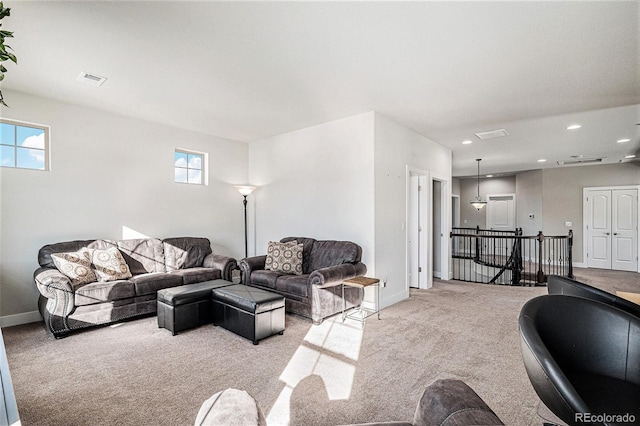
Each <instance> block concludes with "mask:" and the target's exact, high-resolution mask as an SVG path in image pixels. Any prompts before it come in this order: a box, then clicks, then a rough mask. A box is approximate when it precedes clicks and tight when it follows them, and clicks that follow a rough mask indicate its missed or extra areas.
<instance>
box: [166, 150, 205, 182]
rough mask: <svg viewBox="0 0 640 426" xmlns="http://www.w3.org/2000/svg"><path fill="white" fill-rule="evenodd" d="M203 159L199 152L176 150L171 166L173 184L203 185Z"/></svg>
mask: <svg viewBox="0 0 640 426" xmlns="http://www.w3.org/2000/svg"><path fill="white" fill-rule="evenodd" d="M205 158H206V154H204V153H201V152H192V151H183V150H180V149H176V152H175V156H174V160H173V166H174V169H175V182H177V183H191V184H194V185H203V184H204V183H205V169H204V167H205Z"/></svg>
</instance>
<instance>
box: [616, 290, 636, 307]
mask: <svg viewBox="0 0 640 426" xmlns="http://www.w3.org/2000/svg"><path fill="white" fill-rule="evenodd" d="M616 296H618V297H622V298H623V299H626V300H628V301H629V302H633V303H637V304H638V305H640V293H631V292H628V291H616Z"/></svg>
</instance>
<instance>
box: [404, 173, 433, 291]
mask: <svg viewBox="0 0 640 426" xmlns="http://www.w3.org/2000/svg"><path fill="white" fill-rule="evenodd" d="M427 182H428V180H427V176H426V175H423V174H417V173H411V174H410V179H409V194H408V196H409V199H408V204H407V206H408V209H409V212H408V219H407V244H408V255H409V259H408V262H407V266H408V275H409V276H408V281H409V287H415V288H427V287H428V280H427V278H428V275H427V271H428V262H429V261H430V259H429V258H428V252H429V250H428V247H429V244H428V241H427V236H428V235H427V234H428V232H427V227H426V226H427V224H428V223H429V214H430V213H429V209H428V205H429V194H430V191H429V188H428V187H427V186H426V185H427Z"/></svg>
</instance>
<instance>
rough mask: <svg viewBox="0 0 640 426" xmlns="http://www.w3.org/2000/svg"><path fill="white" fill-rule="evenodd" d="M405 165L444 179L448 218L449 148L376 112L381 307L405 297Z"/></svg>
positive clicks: (376, 225)
mask: <svg viewBox="0 0 640 426" xmlns="http://www.w3.org/2000/svg"><path fill="white" fill-rule="evenodd" d="M407 166H409V167H412V168H414V169H419V170H423V171H426V172H429V173H430V174H431V175H432V177H434V176H435V177H439V178H441V179H444V180H445V181H446V184H445V186H444V187H443V190H444V191H445V192H446V197H445V198H446V199H447V205H446V209H447V210H446V213H445V217H447V218H449V217H451V150H449V149H446V148H444V147H442V146H441V145H439V144H437V143H435V142H433V141H431V140H430V139H428V138H426V137H424V136H422V135H420V134H418V133H416V132H414V131H413V130H411V129H408V128H406V127H404V126H402V125H400V124H398V123H396V122H394V121H393V120H391V119H389V118H387V117H385V116H383V115H381V114H378V113H376V114H375V218H376V221H375V247H376V248H375V253H376V258H375V264H376V276H377V277H378V278H381V279H386V280H387V286H386V288H384V289H383V291H382V293H381V295H380V304H381V305H382V306H383V307H384V306H389V305H391V304H393V303H396V302H397V301H399V300H402V299H404V298H406V297H408V296H409V293H408V291H409V290H408V285H407V281H406V277H407V270H406V231H405V229H404V228H405V227H404V226H403V225H404V223H405V221H406V206H407V191H406V185H407V182H406V170H407ZM428 186H429V187H430V186H431V185H430V184H429V185H428ZM447 228H450V225H448V227H447ZM447 234H448V232H447ZM446 241H447V244H445V245H446V247H445V246H443V250H444V251H445V252H447V253H448V238H447V239H446ZM427 256H429V257H430V256H431V254H430V253H429V254H427Z"/></svg>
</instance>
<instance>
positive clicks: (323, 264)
mask: <svg viewBox="0 0 640 426" xmlns="http://www.w3.org/2000/svg"><path fill="white" fill-rule="evenodd" d="M361 257H362V248H360V246H359V245H357V244H356V243H352V242H351V241H316V243H315V244H314V245H313V248H312V249H311V256H310V262H311V265H310V267H311V271H316V270H318V269H322V268H328V267H330V266H337V265H342V264H343V263H355V262H359V261H360V259H361Z"/></svg>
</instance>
